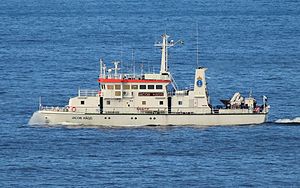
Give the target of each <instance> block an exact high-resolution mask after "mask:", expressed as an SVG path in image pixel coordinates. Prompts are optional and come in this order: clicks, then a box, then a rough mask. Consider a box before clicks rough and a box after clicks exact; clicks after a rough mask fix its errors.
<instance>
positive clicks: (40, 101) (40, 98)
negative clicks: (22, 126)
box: [39, 96, 42, 110]
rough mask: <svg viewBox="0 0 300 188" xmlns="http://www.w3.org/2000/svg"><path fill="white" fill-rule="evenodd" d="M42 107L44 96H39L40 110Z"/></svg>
mask: <svg viewBox="0 0 300 188" xmlns="http://www.w3.org/2000/svg"><path fill="white" fill-rule="evenodd" d="M41 109H42V96H40V97H39V110H41Z"/></svg>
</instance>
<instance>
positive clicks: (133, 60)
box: [131, 49, 135, 77]
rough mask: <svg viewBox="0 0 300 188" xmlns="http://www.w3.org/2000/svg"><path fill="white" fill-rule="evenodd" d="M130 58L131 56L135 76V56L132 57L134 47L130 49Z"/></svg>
mask: <svg viewBox="0 0 300 188" xmlns="http://www.w3.org/2000/svg"><path fill="white" fill-rule="evenodd" d="M131 58H132V66H133V76H134V77H135V57H134V49H132V54H131Z"/></svg>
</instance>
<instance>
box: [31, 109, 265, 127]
mask: <svg viewBox="0 0 300 188" xmlns="http://www.w3.org/2000/svg"><path fill="white" fill-rule="evenodd" d="M266 120H267V113H251V114H250V113H248V114H245V113H243V114H83V113H70V112H47V111H37V112H35V113H34V114H33V116H32V117H31V119H30V121H29V124H30V125H34V124H47V125H93V126H147V125H156V126H165V125H175V126H186V125H189V126H217V125H247V124H261V123H264V122H265V121H266Z"/></svg>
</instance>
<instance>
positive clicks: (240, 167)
mask: <svg viewBox="0 0 300 188" xmlns="http://www.w3.org/2000/svg"><path fill="white" fill-rule="evenodd" d="M197 23H198V25H199V42H198V43H199V51H200V56H199V59H200V60H199V64H200V65H202V66H205V67H208V68H209V70H208V72H207V76H208V83H209V85H208V87H209V92H210V95H211V97H212V102H213V103H214V104H215V105H216V104H219V102H218V99H220V98H229V97H230V96H231V95H232V94H233V93H234V92H237V91H241V92H242V94H244V95H248V93H249V91H250V90H253V95H254V96H255V97H257V98H260V97H261V96H262V95H267V96H268V97H269V103H270V105H271V113H270V116H269V122H268V123H265V124H263V125H259V126H254V125H252V126H251V125H250V126H237V127H232V126H229V127H209V128H205V127H202V128H201V127H200V128H199V127H198V128H196V127H145V128H129V129H125V128H118V129H116V128H80V127H79V128H78V127H77V128H71V127H43V126H37V127H32V126H29V125H27V122H28V120H29V118H30V116H31V114H32V113H33V112H34V111H35V110H36V109H37V106H38V97H39V96H43V102H44V103H45V104H47V105H60V106H64V105H65V104H66V103H67V101H68V99H69V97H72V96H75V95H76V93H77V89H78V87H81V88H91V89H97V86H98V84H97V82H96V79H97V75H98V69H99V66H98V60H99V58H100V57H102V58H104V60H105V62H106V63H107V64H109V62H111V61H113V60H123V62H124V64H123V68H124V70H129V69H130V68H131V64H132V63H131V62H132V60H131V59H132V58H131V56H132V51H134V56H135V62H136V67H137V72H139V71H140V70H139V67H140V66H141V64H142V63H143V64H144V71H148V69H150V70H152V69H153V68H154V69H155V70H156V71H158V69H159V62H160V53H159V49H155V48H154V47H153V44H154V42H155V41H159V40H160V35H161V34H162V33H164V32H167V33H168V34H169V35H171V36H172V37H173V39H175V40H176V39H183V40H184V41H185V44H184V45H183V46H181V47H176V48H173V49H171V50H170V67H171V71H172V72H173V75H174V77H175V79H176V80H177V84H178V85H179V86H180V87H182V88H184V87H186V86H189V84H190V83H192V81H193V74H194V68H195V67H196V46H197V45H196V43H197V42H196V36H197V35H196V33H197V32H196V31H197V29H196V28H197ZM133 49H134V50H133ZM0 71H1V72H0V73H1V74H0V104H1V108H0V114H1V117H0V118H1V120H0V122H1V123H0V186H1V187H42V186H63V187H73V186H83V187H85V186H87V187H105V186H108V187H109V186H117V187H190V186H196V187H220V186H222V187H238V186H245V187H248V186H249V187H253V186H254V187H257V186H262V187H274V186H278V187H300V160H299V159H300V126H299V125H300V124H299V117H300V112H299V106H300V96H299V93H300V74H299V72H300V2H299V1H297V0H261V1H255V0H245V1H244V0H238V1H231V0H220V1H210V0H201V1H187V0H182V1H178V0H173V1H138V0H131V1H123V0H118V1H116V0H112V1H96V0H94V1H93V0H89V1H79V0H74V1H70V0H65V1H63V0H61V1H59V0H53V1H45V0H42V1H33V0H28V1H22V0H10V1H8V0H4V1H1V3H0ZM297 117H298V119H295V118H297ZM280 119H281V120H282V119H290V120H292V119H294V122H295V123H294V124H278V123H275V121H278V120H280ZM290 120H286V121H290ZM290 122H291V121H290ZM297 122H298V123H297Z"/></svg>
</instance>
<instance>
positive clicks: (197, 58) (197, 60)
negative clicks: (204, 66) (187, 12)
mask: <svg viewBox="0 0 300 188" xmlns="http://www.w3.org/2000/svg"><path fill="white" fill-rule="evenodd" d="M198 35H199V26H198V22H197V41H196V42H197V52H196V53H197V54H196V63H197V68H198V67H199V41H198Z"/></svg>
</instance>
